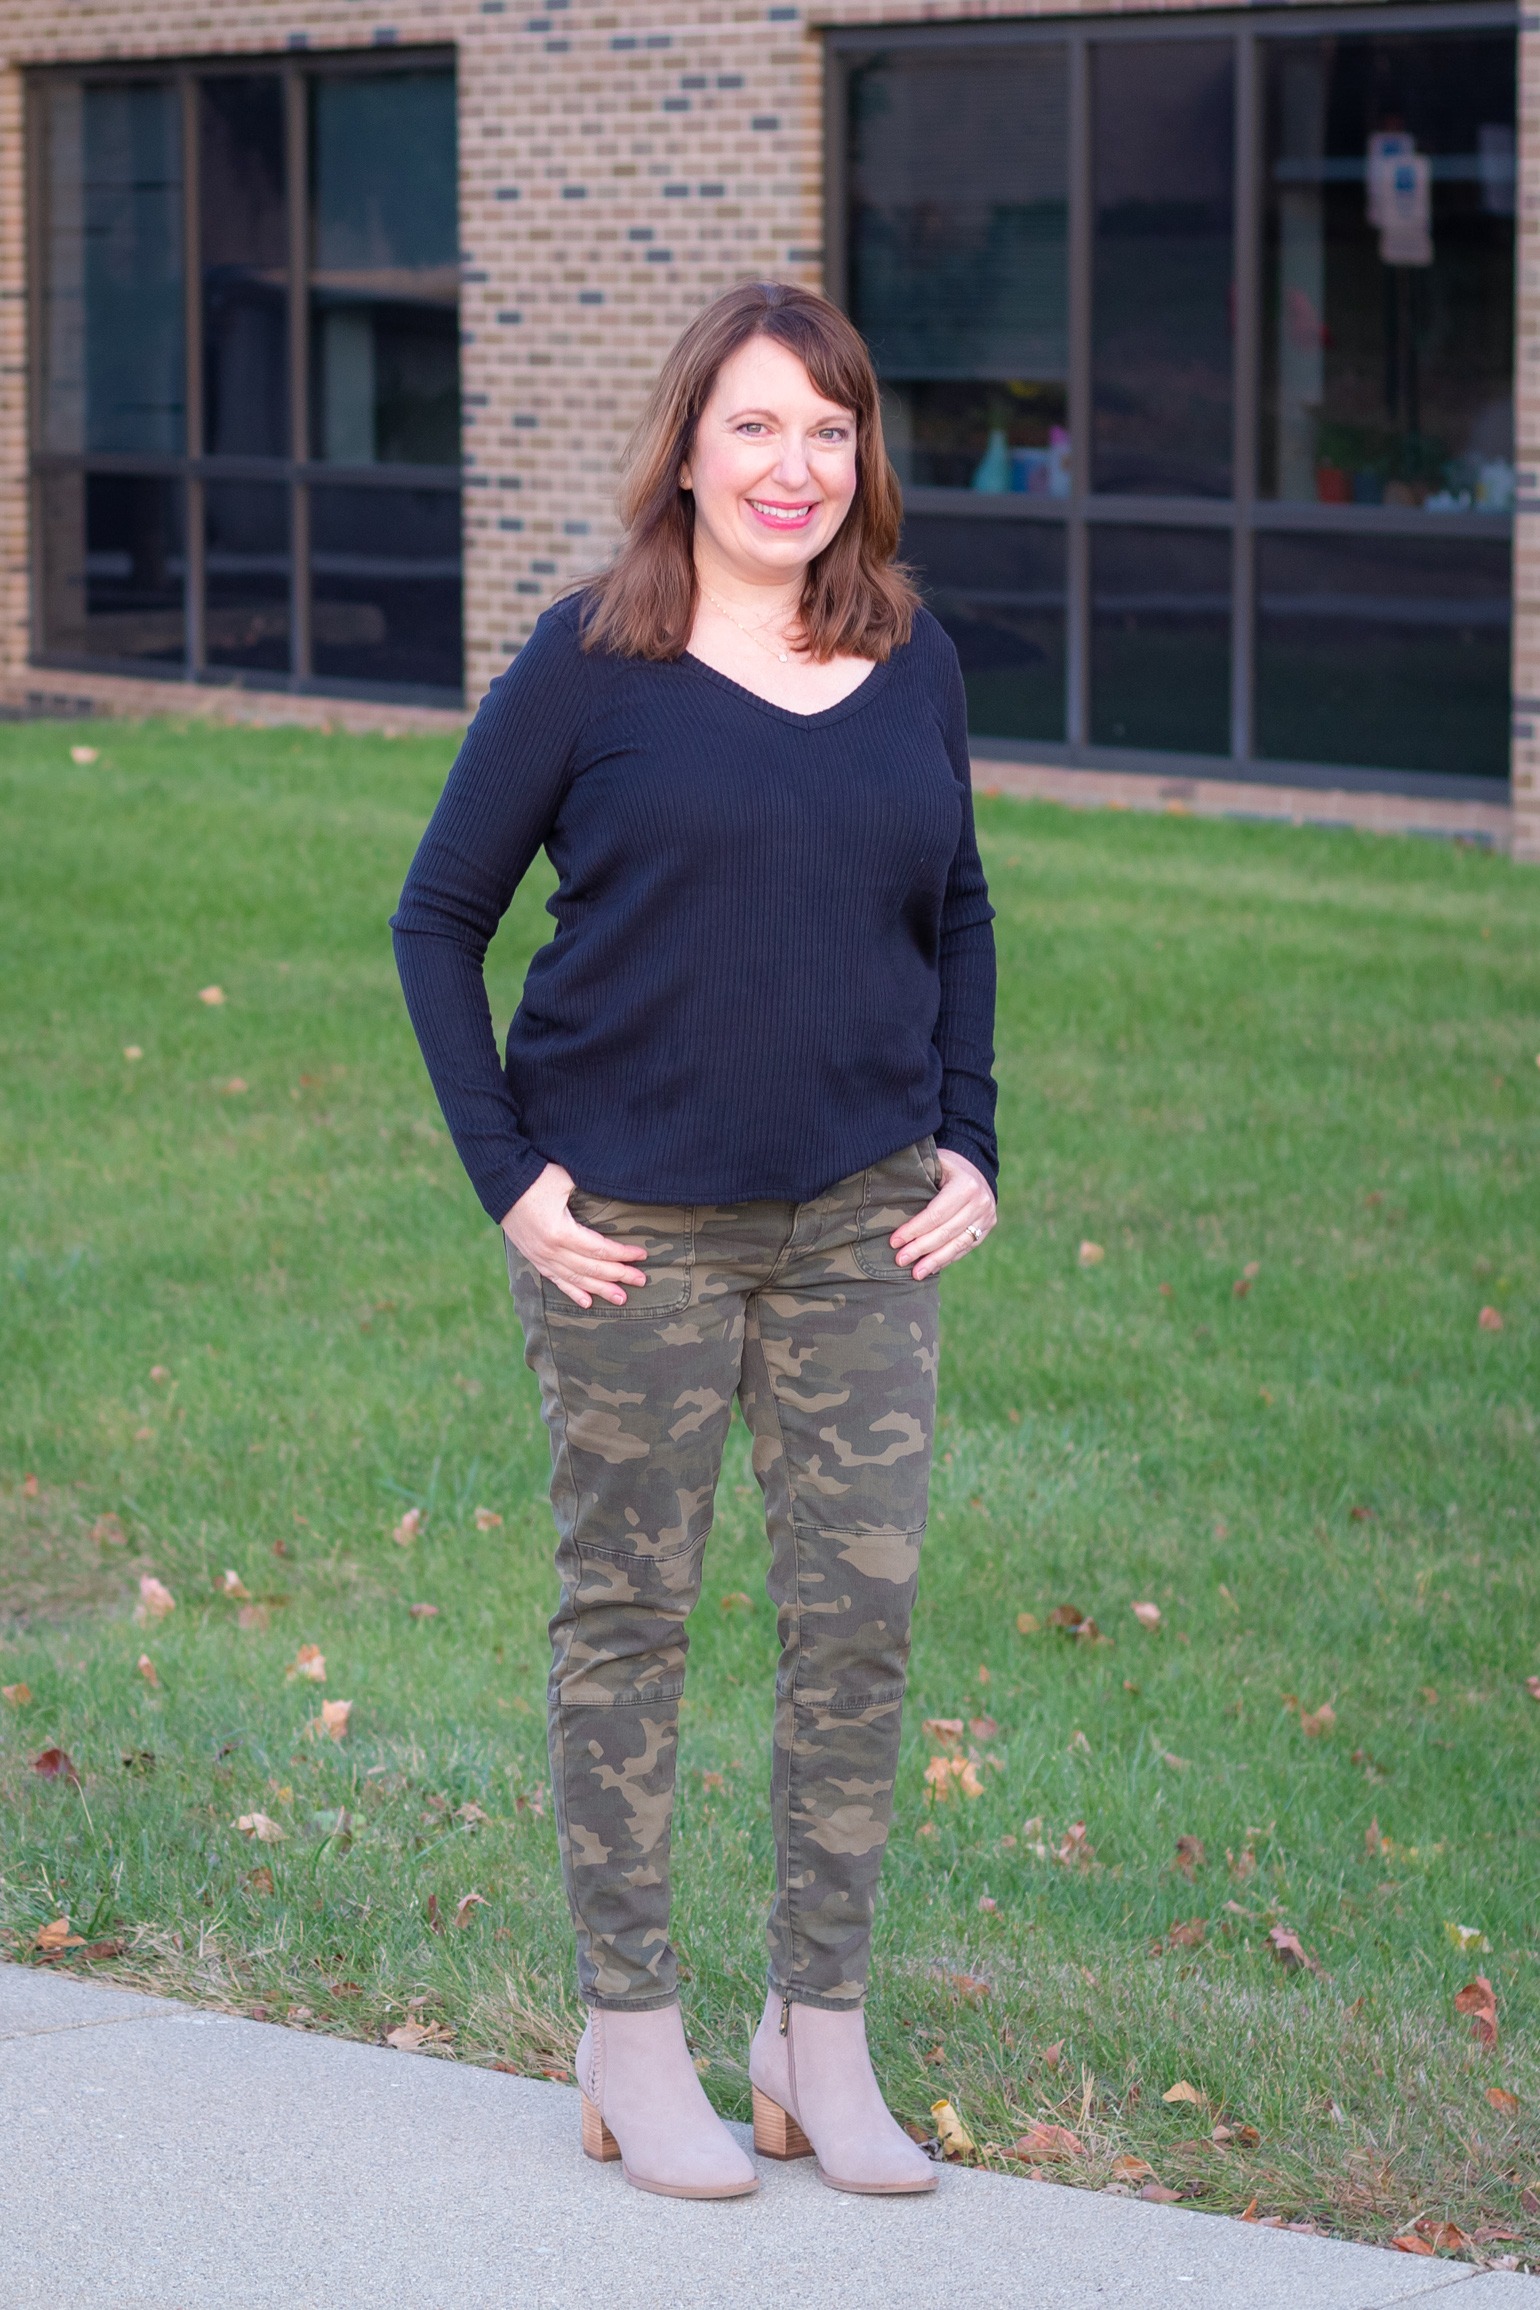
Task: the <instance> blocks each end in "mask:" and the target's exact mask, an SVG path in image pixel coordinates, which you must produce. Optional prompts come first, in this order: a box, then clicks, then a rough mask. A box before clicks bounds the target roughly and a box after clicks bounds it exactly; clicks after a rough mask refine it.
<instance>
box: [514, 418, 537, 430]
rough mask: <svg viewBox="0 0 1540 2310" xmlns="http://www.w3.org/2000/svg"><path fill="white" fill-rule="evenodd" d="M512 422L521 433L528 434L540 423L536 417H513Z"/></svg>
mask: <svg viewBox="0 0 1540 2310" xmlns="http://www.w3.org/2000/svg"><path fill="white" fill-rule="evenodd" d="M513 422H514V424H515V425H516V426H517V427H518V429H519V431H520V432H521V433H529V432H532V431H533V430H534V428H535V427H536V426H537V425H538V424H539V423H540V420H539V418H538V417H528V416H522V417H515V419H514V421H513Z"/></svg>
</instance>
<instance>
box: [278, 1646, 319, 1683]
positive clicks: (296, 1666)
mask: <svg viewBox="0 0 1540 2310" xmlns="http://www.w3.org/2000/svg"><path fill="white" fill-rule="evenodd" d="M284 1675H285V1676H286V1677H287V1678H288V1680H289V1682H290V1683H291V1684H292V1683H293V1681H294V1679H295V1678H296V1677H306V1678H308V1679H309V1681H310V1683H312V1684H324V1683H325V1682H326V1655H325V1653H324V1652H323V1651H322V1650H321V1647H320V1646H319V1645H318V1644H302V1645H301V1646H300V1648H299V1650H298V1652H297V1653H296V1654H295V1655H294V1658H293V1659H292V1660H291V1661H290V1663H289V1665H288V1667H287V1668H286V1669H285V1670H284Z"/></svg>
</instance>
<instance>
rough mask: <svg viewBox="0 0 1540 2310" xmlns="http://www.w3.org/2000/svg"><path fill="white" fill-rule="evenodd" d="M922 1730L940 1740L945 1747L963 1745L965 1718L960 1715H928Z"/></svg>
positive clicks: (933, 1738)
mask: <svg viewBox="0 0 1540 2310" xmlns="http://www.w3.org/2000/svg"><path fill="white" fill-rule="evenodd" d="M920 1730H921V1732H923V1733H928V1734H929V1735H930V1737H931V1739H932V1740H933V1741H940V1742H941V1744H942V1746H943V1747H944V1748H960V1747H961V1746H962V1737H963V1720H962V1718H961V1717H960V1716H928V1717H926V1718H925V1720H924V1722H923V1723H922V1724H921V1726H920Z"/></svg>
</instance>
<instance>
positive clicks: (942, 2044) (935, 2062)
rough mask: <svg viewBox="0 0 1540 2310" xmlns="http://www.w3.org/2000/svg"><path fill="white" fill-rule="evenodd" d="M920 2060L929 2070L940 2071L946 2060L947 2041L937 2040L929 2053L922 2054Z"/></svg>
mask: <svg viewBox="0 0 1540 2310" xmlns="http://www.w3.org/2000/svg"><path fill="white" fill-rule="evenodd" d="M920 2059H921V2061H922V2062H923V2063H924V2064H925V2066H926V2068H927V2069H939V2068H940V2067H941V2064H942V2063H943V2062H944V2061H945V2060H946V2041H945V2039H944V2038H937V2040H936V2042H935V2044H934V2045H933V2046H932V2047H931V2049H930V2051H929V2053H922V2054H921V2056H920Z"/></svg>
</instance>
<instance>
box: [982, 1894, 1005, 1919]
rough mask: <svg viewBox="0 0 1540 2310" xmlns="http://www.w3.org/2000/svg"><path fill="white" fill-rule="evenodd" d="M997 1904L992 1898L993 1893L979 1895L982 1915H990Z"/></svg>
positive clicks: (996, 1907) (997, 1906)
mask: <svg viewBox="0 0 1540 2310" xmlns="http://www.w3.org/2000/svg"><path fill="white" fill-rule="evenodd" d="M999 1906H1000V1904H999V1902H998V1901H997V1900H996V1899H995V1898H994V1896H993V1894H991V1893H981V1894H980V1895H979V1908H980V1911H981V1912H982V1914H983V1915H984V1916H986V1917H992V1916H993V1915H994V1913H995V1911H996V1910H997V1909H998V1908H999Z"/></svg>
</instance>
